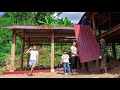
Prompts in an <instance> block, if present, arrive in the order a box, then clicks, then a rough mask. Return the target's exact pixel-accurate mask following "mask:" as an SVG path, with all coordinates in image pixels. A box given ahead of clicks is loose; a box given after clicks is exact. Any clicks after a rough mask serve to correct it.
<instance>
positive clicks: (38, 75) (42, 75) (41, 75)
mask: <svg viewBox="0 0 120 90" xmlns="http://www.w3.org/2000/svg"><path fill="white" fill-rule="evenodd" d="M115 77H116V75H115V74H78V75H63V74H58V73H57V72H55V73H50V72H48V73H43V72H40V73H36V74H34V76H28V75H27V74H16V75H15V74H14V75H1V76H0V78H115Z"/></svg>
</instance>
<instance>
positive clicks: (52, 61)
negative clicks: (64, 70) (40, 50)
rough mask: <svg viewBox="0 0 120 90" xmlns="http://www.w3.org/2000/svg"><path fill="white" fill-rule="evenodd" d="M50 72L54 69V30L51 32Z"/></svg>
mask: <svg viewBox="0 0 120 90" xmlns="http://www.w3.org/2000/svg"><path fill="white" fill-rule="evenodd" d="M51 72H55V70H54V32H52V34H51Z"/></svg>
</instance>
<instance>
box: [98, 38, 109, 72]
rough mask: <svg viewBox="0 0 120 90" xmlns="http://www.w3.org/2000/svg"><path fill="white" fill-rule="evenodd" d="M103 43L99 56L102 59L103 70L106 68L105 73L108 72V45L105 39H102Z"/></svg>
mask: <svg viewBox="0 0 120 90" xmlns="http://www.w3.org/2000/svg"><path fill="white" fill-rule="evenodd" d="M100 44H101V56H100V57H99V58H100V59H101V67H100V69H101V70H104V73H108V71H107V65H106V59H107V58H106V57H107V46H106V44H105V39H103V38H102V39H100Z"/></svg>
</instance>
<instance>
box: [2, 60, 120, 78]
mask: <svg viewBox="0 0 120 90" xmlns="http://www.w3.org/2000/svg"><path fill="white" fill-rule="evenodd" d="M0 78H120V62H115V63H113V62H112V63H111V64H110V66H109V70H108V73H107V74H102V73H96V72H86V71H84V70H82V71H80V70H79V73H78V74H77V75H64V74H63V73H61V72H58V71H57V72H54V73H50V72H39V73H34V75H33V76H28V75H27V74H12V75H0Z"/></svg>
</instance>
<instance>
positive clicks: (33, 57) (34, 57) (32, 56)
mask: <svg viewBox="0 0 120 90" xmlns="http://www.w3.org/2000/svg"><path fill="white" fill-rule="evenodd" d="M27 53H30V61H29V65H30V66H31V70H30V73H29V74H28V75H29V76H32V75H33V74H32V72H33V70H34V68H35V65H36V64H37V63H38V55H39V53H38V51H37V47H36V46H33V49H31V48H29V49H28V51H27Z"/></svg>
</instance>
